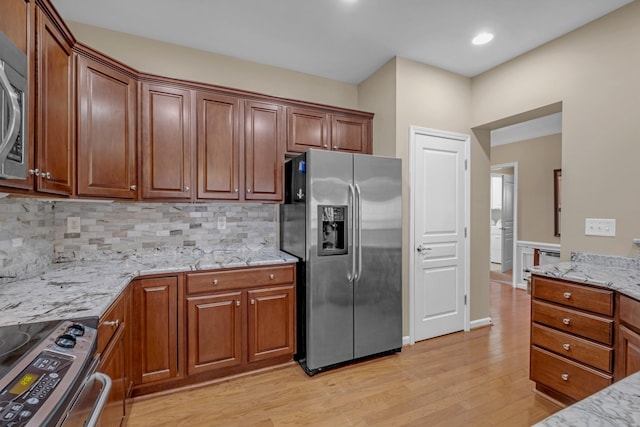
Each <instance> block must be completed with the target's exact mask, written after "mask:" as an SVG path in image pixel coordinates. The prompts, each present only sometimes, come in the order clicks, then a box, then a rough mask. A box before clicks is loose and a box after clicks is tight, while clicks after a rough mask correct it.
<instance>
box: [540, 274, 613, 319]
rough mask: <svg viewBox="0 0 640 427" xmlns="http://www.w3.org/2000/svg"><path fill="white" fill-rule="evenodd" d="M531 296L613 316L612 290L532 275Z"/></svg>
mask: <svg viewBox="0 0 640 427" xmlns="http://www.w3.org/2000/svg"><path fill="white" fill-rule="evenodd" d="M531 286H532V293H531V296H532V297H533V298H538V299H543V300H547V301H551V302H556V303H558V304H563V305H567V306H569V307H575V308H579V309H581V310H587V311H592V312H594V313H600V314H604V315H606V316H613V297H614V294H613V291H608V290H604V289H596V288H591V287H589V286H582V285H578V284H575V285H574V284H571V283H567V282H563V281H560V280H553V279H548V278H544V277H539V276H533V282H532V285H531Z"/></svg>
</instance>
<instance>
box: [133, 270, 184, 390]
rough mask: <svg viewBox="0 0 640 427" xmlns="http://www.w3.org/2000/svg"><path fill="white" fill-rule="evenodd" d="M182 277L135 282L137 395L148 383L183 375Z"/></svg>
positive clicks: (134, 354)
mask: <svg viewBox="0 0 640 427" xmlns="http://www.w3.org/2000/svg"><path fill="white" fill-rule="evenodd" d="M181 279H182V276H168V277H154V278H147V279H139V280H136V281H134V282H133V322H132V323H133V328H132V329H133V331H132V336H133V343H132V354H133V358H132V363H133V366H134V370H133V376H134V394H138V389H140V388H144V386H145V385H148V384H151V385H158V384H163V383H166V382H171V381H175V380H177V379H180V378H182V377H183V372H182V370H181V369H179V363H180V360H179V354H180V353H179V346H180V345H181V339H180V338H181V332H180V325H181V324H182V322H181V320H180V317H181V316H182V310H181V309H180V306H179V304H178V301H179V298H180V297H181V296H182V280H181Z"/></svg>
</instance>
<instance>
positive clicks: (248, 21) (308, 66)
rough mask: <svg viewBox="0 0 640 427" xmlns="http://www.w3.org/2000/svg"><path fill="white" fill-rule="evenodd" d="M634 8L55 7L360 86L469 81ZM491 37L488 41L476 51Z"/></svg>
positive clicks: (328, 2)
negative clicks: (417, 77) (477, 42)
mask: <svg viewBox="0 0 640 427" xmlns="http://www.w3.org/2000/svg"><path fill="white" fill-rule="evenodd" d="M631 1H633V0H482V1H480V0H109V1H105V0H52V2H53V4H54V5H55V7H56V8H57V10H58V11H59V12H60V14H61V15H62V17H63V18H64V19H65V20H70V21H76V22H81V23H84V24H89V25H94V26H98V27H103V28H107V29H111V30H115V31H120V32H124V33H130V34H134V35H138V36H142V37H147V38H151V39H156V40H161V41H164V42H169V43H173V44H177V45H183V46H189V47H193V48H196V49H201V50H205V51H210V52H215V53H218V54H223V55H228V56H232V57H236V58H239V59H244V60H248V61H253V62H258V63H262V64H268V65H273V66H277V67H282V68H286V69H289V70H295V71H300V72H304V73H308V74H312V75H316V76H321V77H327V78H330V79H334V80H338V81H343V82H347V83H352V84H357V83H360V82H361V81H363V80H364V79H366V78H367V77H368V76H370V75H371V74H372V73H373V72H374V71H376V70H377V69H378V68H380V67H381V66H382V65H383V64H385V63H386V62H387V61H389V60H390V59H391V58H393V57H395V56H400V57H404V58H407V59H411V60H414V61H417V62H421V63H424V64H429V65H433V66H436V67H439V68H443V69H445V70H449V71H452V72H454V73H458V74H461V75H464V76H468V77H472V76H475V75H477V74H480V73H482V72H484V71H486V70H489V69H491V68H493V67H495V66H496V65H499V64H501V63H503V62H505V61H508V60H509V59H511V58H514V57H516V56H518V55H521V54H523V53H525V52H527V51H529V50H531V49H534V48H535V47H537V46H540V45H542V44H544V43H546V42H548V41H550V40H553V39H554V38H557V37H559V36H561V35H563V34H565V33H567V32H570V31H571V30H573V29H575V28H578V27H580V26H582V25H584V24H586V23H587V22H590V21H592V20H594V19H597V18H598V17H600V16H603V15H605V14H607V13H609V12H611V11H613V10H615V9H617V8H619V7H621V6H623V5H625V4H627V3H630V2H631ZM480 31H490V32H492V33H494V34H495V39H494V40H493V41H492V42H491V43H489V44H487V45H484V46H473V45H472V44H471V42H470V41H471V38H472V37H473V36H475V35H476V34H477V33H478V32H480Z"/></svg>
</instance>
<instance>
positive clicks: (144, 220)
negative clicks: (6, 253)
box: [54, 201, 278, 262]
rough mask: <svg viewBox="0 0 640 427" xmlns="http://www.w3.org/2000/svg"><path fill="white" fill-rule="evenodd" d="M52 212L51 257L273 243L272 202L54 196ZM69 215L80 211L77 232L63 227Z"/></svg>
mask: <svg viewBox="0 0 640 427" xmlns="http://www.w3.org/2000/svg"><path fill="white" fill-rule="evenodd" d="M54 216H55V230H56V231H55V248H54V252H55V260H56V262H66V261H79V260H99V259H105V258H107V259H117V258H122V257H123V256H130V255H144V254H149V253H153V252H159V251H163V252H164V251H176V250H178V251H185V250H186V251H190V250H195V249H197V250H199V251H203V252H205V253H207V252H212V251H213V250H214V249H215V250H258V249H277V245H278V242H277V226H278V224H277V222H278V218H277V205H275V204H253V203H252V204H249V203H246V204H228V203H208V204H193V203H116V202H114V203H95V202H94V203H92V202H65V201H58V202H56V205H55V213H54ZM69 216H75V217H80V222H81V230H80V233H67V232H66V231H67V227H66V223H67V217H69ZM222 223H224V228H222ZM219 224H220V225H221V226H220V227H219Z"/></svg>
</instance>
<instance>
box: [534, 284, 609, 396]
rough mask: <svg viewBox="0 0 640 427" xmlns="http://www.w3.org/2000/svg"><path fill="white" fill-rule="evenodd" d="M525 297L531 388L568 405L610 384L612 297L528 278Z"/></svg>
mask: <svg viewBox="0 0 640 427" xmlns="http://www.w3.org/2000/svg"><path fill="white" fill-rule="evenodd" d="M531 297H532V298H531V322H532V323H531V358H530V369H529V377H530V379H531V380H532V381H535V383H536V388H537V389H538V390H539V391H541V392H543V393H545V394H547V395H549V396H551V397H553V398H554V399H557V400H559V401H561V402H563V403H566V404H569V403H573V402H575V401H578V400H580V399H583V398H585V397H587V396H589V395H590V394H592V393H595V392H597V391H599V390H601V389H603V388H605V387H607V386H608V385H609V384H611V383H613V373H614V363H613V361H614V348H613V344H614V336H615V331H616V329H615V322H614V319H613V315H614V300H615V293H614V292H613V291H611V290H603V289H599V288H594V287H590V286H585V285H582V284H579V283H574V282H568V281H566V280H556V279H550V278H547V277H542V276H537V275H533V276H532V278H531Z"/></svg>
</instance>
